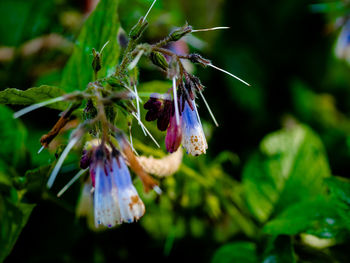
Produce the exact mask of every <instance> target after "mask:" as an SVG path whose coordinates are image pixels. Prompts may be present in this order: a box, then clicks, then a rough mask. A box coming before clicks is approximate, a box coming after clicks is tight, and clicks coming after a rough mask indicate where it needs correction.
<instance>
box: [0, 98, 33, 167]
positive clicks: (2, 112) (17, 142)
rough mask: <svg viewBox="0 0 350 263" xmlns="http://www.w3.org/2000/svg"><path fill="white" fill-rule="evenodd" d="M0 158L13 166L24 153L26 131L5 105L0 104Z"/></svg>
mask: <svg viewBox="0 0 350 263" xmlns="http://www.w3.org/2000/svg"><path fill="white" fill-rule="evenodd" d="M0 124H1V129H0V141H1V147H0V158H1V159H2V160H3V161H4V162H6V163H7V164H8V165H9V166H15V165H17V164H18V162H19V161H20V160H21V158H22V157H23V156H24V154H25V139H26V136H27V132H26V130H25V128H24V127H23V125H21V124H20V122H19V121H18V120H16V119H14V118H13V113H12V111H10V110H9V109H8V108H7V107H6V106H3V105H0Z"/></svg>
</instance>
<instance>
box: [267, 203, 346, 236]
mask: <svg viewBox="0 0 350 263" xmlns="http://www.w3.org/2000/svg"><path fill="white" fill-rule="evenodd" d="M345 229H346V224H345V222H344V220H343V219H342V218H341V217H340V215H339V213H338V209H337V207H336V204H335V203H334V202H333V201H332V200H328V199H326V198H324V197H318V198H316V199H315V200H307V201H304V202H301V203H297V204H294V205H292V206H290V207H288V208H287V209H286V210H285V211H284V212H283V213H281V214H280V215H279V216H277V217H276V218H275V219H273V220H272V221H270V222H268V223H267V224H266V225H265V227H264V229H263V230H264V232H266V233H268V234H272V235H296V234H299V233H308V234H312V235H315V236H317V237H320V238H334V237H340V236H342V235H343V234H344V230H345Z"/></svg>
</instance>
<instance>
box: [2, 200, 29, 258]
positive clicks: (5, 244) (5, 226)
mask: <svg viewBox="0 0 350 263" xmlns="http://www.w3.org/2000/svg"><path fill="white" fill-rule="evenodd" d="M33 208H34V205H31V204H23V203H19V204H15V203H12V202H10V201H9V200H8V199H6V198H4V197H2V196H0V248H1V249H0V262H2V261H3V260H4V259H5V258H6V256H7V255H8V254H9V253H10V252H11V250H12V248H13V246H14V244H15V242H16V240H17V238H18V237H19V234H20V233H21V231H22V229H23V227H24V226H25V224H26V223H27V221H28V218H29V216H30V213H31V212H32V210H33Z"/></svg>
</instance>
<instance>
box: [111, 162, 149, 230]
mask: <svg viewBox="0 0 350 263" xmlns="http://www.w3.org/2000/svg"><path fill="white" fill-rule="evenodd" d="M112 169H113V171H112V183H113V185H114V186H116V188H117V189H118V191H117V195H118V200H119V207H120V214H121V219H122V221H123V222H128V223H131V222H133V221H134V220H138V219H139V218H140V217H142V216H143V214H144V213H145V205H144V204H143V202H142V200H141V199H140V197H139V195H138V193H137V191H136V188H135V186H134V185H133V183H132V181H131V176H130V172H129V170H128V168H127V166H126V164H125V162H124V160H123V158H122V157H121V156H119V157H117V158H114V159H113V160H112Z"/></svg>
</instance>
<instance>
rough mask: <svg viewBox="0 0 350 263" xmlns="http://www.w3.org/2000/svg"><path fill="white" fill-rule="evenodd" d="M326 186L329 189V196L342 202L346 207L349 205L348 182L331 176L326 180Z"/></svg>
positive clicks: (349, 191) (349, 182) (349, 187)
mask: <svg viewBox="0 0 350 263" xmlns="http://www.w3.org/2000/svg"><path fill="white" fill-rule="evenodd" d="M325 181H326V184H327V186H328V187H329V190H330V193H331V195H332V196H333V197H334V198H335V199H337V200H339V201H341V202H344V204H345V205H346V206H349V205H350V180H349V179H345V178H342V177H337V176H332V177H330V178H327V179H326V180H325Z"/></svg>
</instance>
